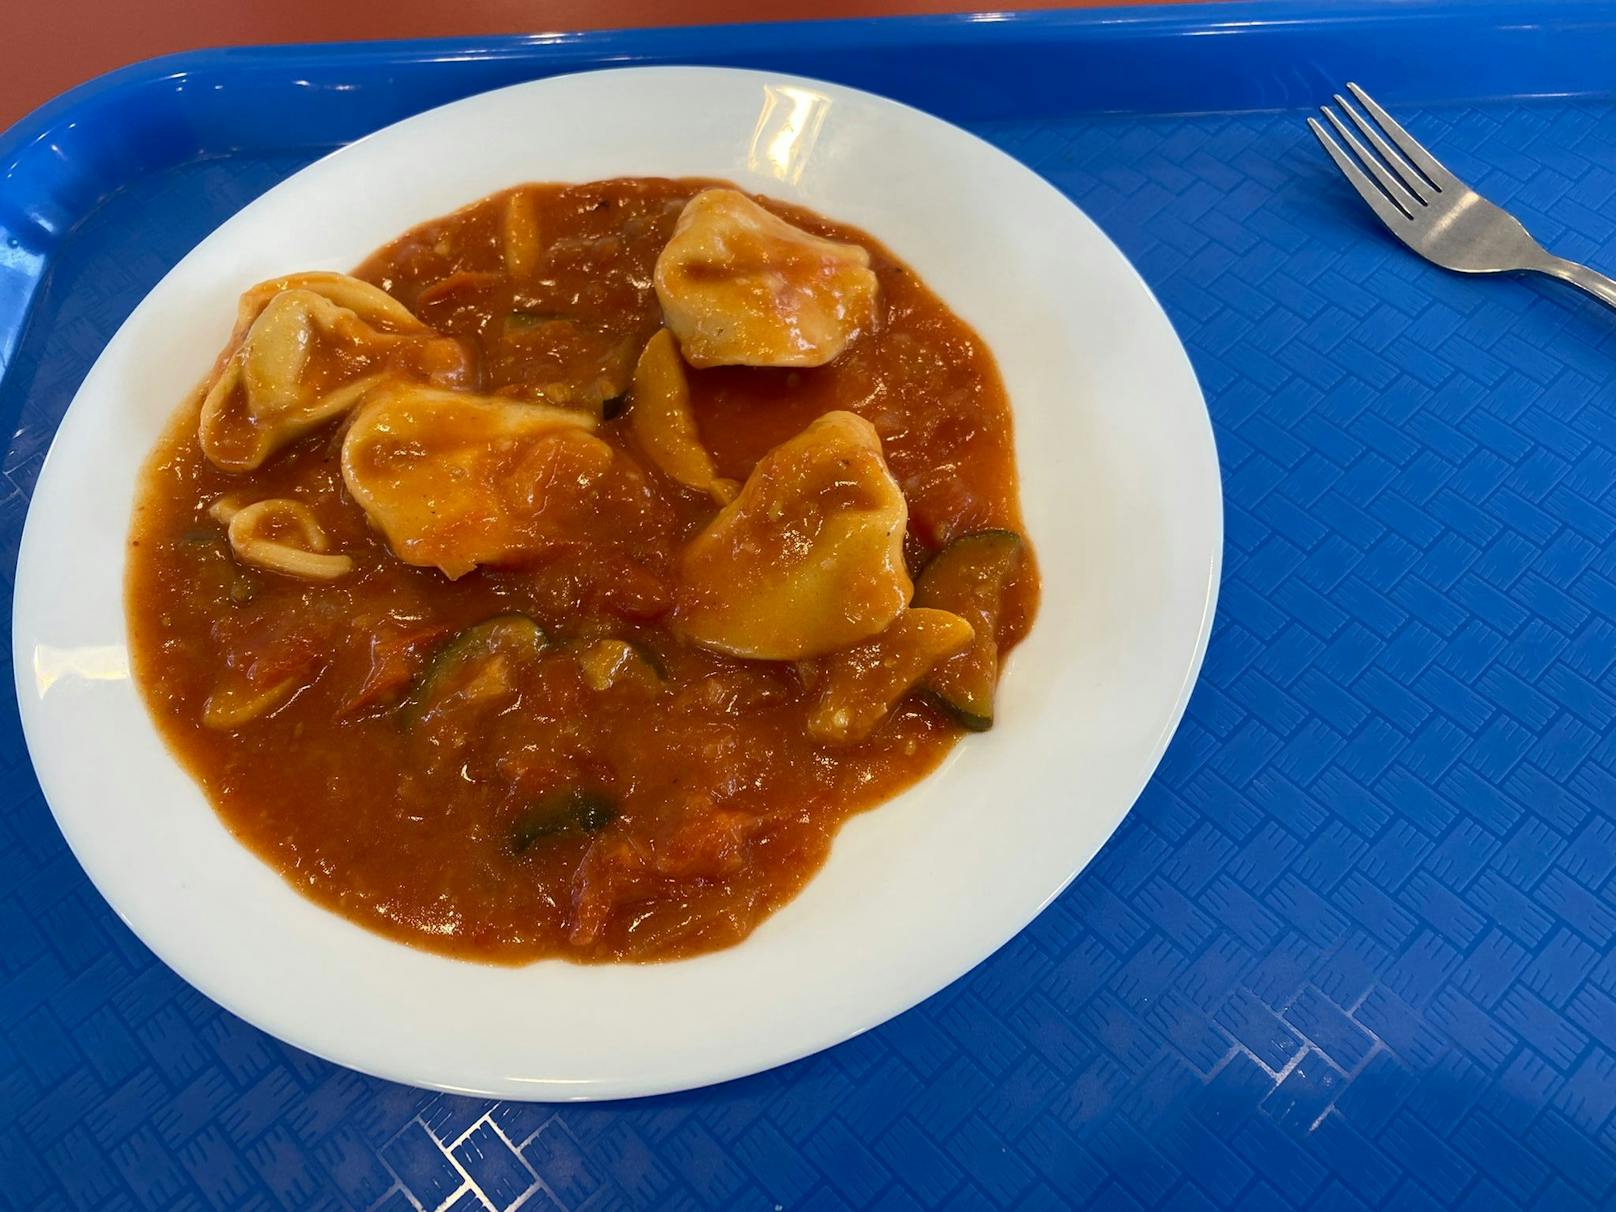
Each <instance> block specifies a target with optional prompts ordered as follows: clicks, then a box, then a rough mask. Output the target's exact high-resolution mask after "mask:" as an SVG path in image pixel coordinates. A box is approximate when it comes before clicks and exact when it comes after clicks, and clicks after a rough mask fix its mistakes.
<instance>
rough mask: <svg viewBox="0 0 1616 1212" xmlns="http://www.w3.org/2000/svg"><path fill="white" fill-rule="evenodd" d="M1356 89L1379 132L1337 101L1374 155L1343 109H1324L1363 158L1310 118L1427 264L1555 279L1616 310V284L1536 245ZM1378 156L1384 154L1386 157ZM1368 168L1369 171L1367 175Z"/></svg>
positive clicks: (1366, 196)
mask: <svg viewBox="0 0 1616 1212" xmlns="http://www.w3.org/2000/svg"><path fill="white" fill-rule="evenodd" d="M1347 89H1348V91H1350V92H1351V93H1352V95H1353V96H1354V97H1355V98H1357V100H1358V103H1359V104H1360V105H1362V106H1363V108H1364V109H1366V110H1367V111H1369V114H1370V116H1371V117H1372V118H1374V120H1375V122H1376V123H1379V128H1378V129H1377V128H1376V126H1375V125H1374V124H1373V123H1370V122H1369V121H1367V120H1366V119H1365V118H1364V117H1363V115H1361V114H1360V113H1359V112H1358V111H1357V110H1356V109H1354V108H1353V107H1352V105H1351V104H1350V103H1349V102H1348V101H1347V99H1346V98H1345V97H1343V96H1342V95H1341V94H1340V93H1336V94H1335V103H1336V105H1338V106H1340V108H1341V110H1342V111H1343V112H1344V113H1345V114H1346V115H1347V117H1348V118H1350V119H1351V120H1352V124H1353V126H1355V127H1357V129H1358V131H1359V132H1360V133H1361V134H1362V135H1363V137H1364V138H1365V139H1367V140H1368V141H1369V143H1370V146H1372V147H1373V148H1374V152H1371V151H1369V150H1368V149H1367V148H1365V147H1364V145H1363V144H1362V143H1360V142H1359V141H1358V139H1357V138H1356V137H1355V136H1354V135H1353V133H1352V131H1351V130H1349V129H1347V125H1346V123H1344V122H1343V121H1342V120H1341V119H1340V117H1339V116H1337V114H1336V112H1335V110H1333V109H1331V108H1330V107H1329V106H1328V105H1326V106H1323V107H1321V108H1322V110H1323V112H1324V116H1325V117H1326V118H1327V119H1329V122H1330V125H1331V126H1333V127H1334V128H1335V132H1336V134H1338V135H1340V136H1341V138H1342V139H1343V140H1344V141H1345V142H1346V144H1347V146H1348V147H1350V148H1351V149H1352V151H1353V154H1354V155H1356V156H1357V160H1356V161H1355V160H1354V159H1353V158H1352V156H1349V155H1347V153H1346V152H1344V151H1342V150H1341V145H1340V144H1339V143H1337V142H1336V141H1335V140H1334V139H1332V138H1331V137H1330V132H1329V131H1327V130H1325V129H1324V127H1323V126H1321V125H1320V124H1319V120H1318V119H1317V118H1309V119H1308V120H1307V124H1308V126H1309V127H1311V128H1312V130H1313V133H1314V134H1315V135H1317V136H1318V140H1319V142H1320V143H1322V144H1323V145H1324V150H1325V151H1326V152H1328V153H1329V155H1330V159H1332V160H1334V161H1335V166H1336V167H1337V168H1339V169H1340V170H1341V173H1342V175H1343V176H1345V177H1346V179H1347V180H1348V181H1350V182H1352V187H1353V188H1354V189H1356V190H1357V191H1358V193H1359V195H1360V196H1361V197H1362V198H1363V200H1364V201H1365V202H1367V203H1369V209H1370V210H1372V211H1374V212H1375V213H1376V214H1377V215H1379V216H1380V221H1381V222H1382V223H1384V224H1385V225H1386V226H1387V227H1388V228H1390V229H1391V233H1392V235H1394V236H1396V237H1397V238H1398V239H1399V240H1401V241H1402V242H1403V243H1404V244H1407V245H1408V246H1409V247H1410V248H1412V249H1413V250H1414V251H1415V252H1417V253H1419V254H1420V256H1422V257H1424V258H1425V259H1426V260H1427V261H1431V262H1433V263H1435V264H1437V265H1440V266H1442V267H1443V268H1444V269H1452V270H1457V271H1458V272H1459V273H1462V274H1498V273H1513V272H1518V271H1522V270H1526V271H1530V272H1532V273H1539V274H1548V275H1549V276H1550V277H1552V278H1559V279H1560V280H1561V281H1562V282H1569V283H1571V285H1573V286H1575V287H1577V288H1578V289H1580V290H1585V291H1587V292H1588V293H1589V294H1591V295H1592V296H1593V297H1594V298H1596V299H1598V300H1599V301H1600V302H1601V303H1604V304H1606V305H1607V306H1610V307H1616V280H1612V279H1610V278H1607V277H1606V276H1605V275H1604V274H1602V273H1597V272H1595V271H1594V270H1591V269H1589V268H1588V267H1587V266H1586V265H1578V264H1577V263H1576V262H1575V261H1567V260H1566V259H1565V258H1564V257H1557V256H1555V255H1554V254H1553V253H1550V252H1548V251H1546V250H1545V249H1544V247H1543V246H1542V245H1541V244H1539V243H1538V242H1537V241H1536V240H1534V239H1532V237H1531V235H1530V234H1529V233H1528V232H1527V230H1526V228H1524V227H1522V226H1521V222H1520V220H1519V219H1517V218H1516V217H1515V216H1514V215H1512V214H1510V213H1509V212H1508V211H1506V210H1503V209H1501V208H1500V207H1498V206H1495V205H1493V204H1492V203H1491V202H1489V201H1487V199H1486V198H1483V197H1482V196H1481V195H1480V194H1478V193H1477V192H1476V191H1475V190H1473V189H1471V188H1470V187H1469V186H1468V185H1466V184H1465V183H1464V182H1463V181H1461V180H1459V178H1457V177H1455V176H1454V175H1453V174H1452V173H1450V172H1449V171H1448V170H1447V169H1446V168H1444V167H1442V165H1441V164H1440V163H1439V162H1438V161H1437V158H1436V157H1435V156H1433V155H1432V154H1431V153H1430V152H1428V151H1426V150H1425V148H1424V147H1422V146H1420V144H1419V143H1418V142H1417V141H1416V140H1415V139H1414V138H1413V136H1411V135H1410V134H1409V133H1408V132H1407V131H1406V130H1404V129H1403V128H1402V127H1401V126H1399V125H1398V123H1397V120H1396V119H1395V118H1393V117H1392V116H1391V115H1390V114H1388V113H1387V112H1386V111H1385V110H1384V109H1382V108H1381V107H1380V106H1379V105H1377V104H1376V103H1375V101H1374V98H1372V97H1371V96H1370V95H1369V94H1368V93H1366V92H1364V90H1363V89H1361V88H1359V87H1358V86H1357V85H1356V84H1352V83H1349V84H1348V85H1347ZM1375 153H1379V154H1378V155H1377V154H1375ZM1366 170H1367V171H1366Z"/></svg>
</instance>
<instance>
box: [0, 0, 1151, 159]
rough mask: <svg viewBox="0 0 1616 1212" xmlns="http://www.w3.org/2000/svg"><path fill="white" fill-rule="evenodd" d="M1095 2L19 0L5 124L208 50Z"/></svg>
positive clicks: (5, 87)
mask: <svg viewBox="0 0 1616 1212" xmlns="http://www.w3.org/2000/svg"><path fill="white" fill-rule="evenodd" d="M1107 2H1108V3H1116V2H1117V0H1107ZM1124 2H1126V0H1124ZM1096 6H1097V4H1096V0H1075V2H1074V0H999V2H998V3H987V4H974V5H973V4H970V3H961V2H960V0H815V2H814V3H803V2H798V3H787V4H778V5H774V6H767V7H766V6H762V5H759V4H757V3H756V2H755V0H754V2H752V3H745V2H744V0H671V2H664V3H656V0H202V2H201V3H196V2H195V0H79V2H78V3H73V2H72V0H67V2H62V0H16V3H15V4H14V5H12V6H11V11H10V12H9V13H8V14H7V17H6V20H5V25H6V27H7V29H6V35H5V37H4V40H3V45H4V47H5V55H4V59H5V69H4V71H0V129H4V128H5V127H7V126H9V125H11V124H12V123H13V122H16V121H17V120H18V119H19V118H21V117H23V116H24V115H25V114H27V113H28V112H29V111H30V110H32V109H33V108H34V107H35V106H38V105H41V104H43V103H44V102H45V101H47V100H49V99H50V98H51V97H53V96H55V95H56V94H57V93H59V92H62V91H63V90H64V89H67V88H71V87H72V86H73V85H75V84H78V83H80V82H81V81H83V80H88V79H89V78H91V77H92V76H97V75H100V74H101V73H102V72H105V71H110V70H111V69H113V68H115V67H121V66H123V65H124V64H127V63H133V62H136V61H137V60H140V59H148V58H150V57H152V56H153V55H162V54H167V53H169V52H171V51H181V50H194V49H196V48H198V47H204V46H245V45H252V44H259V43H272V42H338V41H349V40H356V39H357V40H364V39H375V38H434V37H453V36H458V35H477V34H523V33H537V32H542V31H553V30H582V29H623V28H630V27H634V26H653V25H707V24H714V23H719V22H726V21H755V20H759V19H760V17H761V16H762V15H763V14H765V13H766V14H767V17H768V19H769V20H798V19H807V18H832V17H876V16H896V15H899V14H906V13H947V12H969V11H972V10H973V9H977V8H991V9H994V10H995V11H1005V10H1009V9H1034V8H1072V7H1080V8H1081V7H1096Z"/></svg>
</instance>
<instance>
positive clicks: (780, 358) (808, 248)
mask: <svg viewBox="0 0 1616 1212" xmlns="http://www.w3.org/2000/svg"><path fill="white" fill-rule="evenodd" d="M655 281H656V292H657V298H658V299H659V300H661V303H662V314H663V317H664V319H665V320H666V321H667V324H668V327H669V328H671V329H672V330H673V334H674V336H676V337H678V338H679V346H680V348H681V349H682V350H683V351H684V356H685V361H687V362H689V363H690V364H691V365H692V366H696V367H705V366H799V367H801V366H823V365H824V364H825V363H827V362H830V361H832V360H833V359H835V358H836V357H838V356H839V355H840V354H841V352H842V350H843V349H845V348H846V347H847V344H848V342H850V341H851V340H852V339H853V338H854V337H855V336H857V335H858V333H859V332H860V330H861V329H863V328H866V327H868V326H869V325H870V324H871V323H872V322H873V320H874V317H875V302H876V279H875V274H874V272H873V271H872V270H871V269H870V254H869V253H868V252H866V251H865V250H864V249H862V248H860V247H859V246H858V245H856V244H840V243H837V242H836V241H833V240H824V239H821V238H820V237H818V236H814V235H810V234H809V233H808V232H805V231H803V230H802V229H800V228H797V227H793V226H792V225H791V224H789V223H787V222H786V221H785V220H784V219H780V218H777V217H776V216H774V215H772V214H770V213H769V212H768V211H766V210H764V209H763V207H761V206H759V205H758V204H757V203H756V202H754V201H752V200H751V199H750V198H748V197H747V196H746V195H745V194H743V193H740V192H739V191H737V190H733V189H706V190H703V191H702V192H701V193H699V194H697V195H696V196H695V197H694V198H692V199H690V201H689V202H688V203H687V204H686V205H685V208H684V211H683V212H682V213H681V214H680V215H679V221H678V223H677V224H676V225H675V227H674V229H673V238H672V239H671V240H670V241H668V244H667V246H666V247H665V248H664V249H663V250H662V254H661V256H659V257H658V258H657V263H656V275H655Z"/></svg>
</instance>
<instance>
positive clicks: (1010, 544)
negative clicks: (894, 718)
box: [914, 530, 1025, 732]
mask: <svg viewBox="0 0 1616 1212" xmlns="http://www.w3.org/2000/svg"><path fill="white" fill-rule="evenodd" d="M1024 546H1025V544H1024V542H1023V540H1022V538H1021V536H1020V535H1019V534H1017V533H1016V532H1015V531H1013V530H979V531H977V532H976V533H974V534H967V535H962V536H960V537H959V538H957V539H955V540H954V541H953V542H952V543H950V544H949V545H948V546H947V547H944V548H943V549H942V550H941V551H939V552H938V553H937V554H936V555H935V556H933V557H932V558H931V561H930V563H928V564H927V565H926V567H925V568H923V569H922V570H921V572H920V579H919V580H918V581H916V582H915V597H914V605H915V606H918V607H926V608H928V609H932V610H946V611H949V612H950V613H952V614H957V615H959V616H960V617H961V618H962V619H964V620H965V621H966V622H967V623H969V624H970V625H971V627H972V629H973V630H974V631H975V633H976V634H975V636H974V637H973V638H972V640H971V643H970V644H969V645H968V646H967V647H966V648H965V649H964V651H962V652H959V653H956V654H955V655H954V656H951V657H948V658H947V659H946V660H943V661H939V662H938V663H937V665H936V666H934V667H933V668H932V670H931V672H930V673H928V674H927V675H926V676H925V677H924V678H922V679H921V681H920V692H921V694H922V696H923V697H925V698H926V699H928V700H930V701H931V702H932V703H933V704H934V705H936V706H937V707H939V708H941V709H942V711H943V713H944V714H945V715H947V716H948V717H949V718H950V719H952V720H954V722H955V723H957V724H959V725H960V726H961V727H962V728H967V729H969V730H970V731H972V732H986V731H987V730H988V729H989V728H991V727H993V691H994V688H995V687H996V686H997V685H998V681H999V640H998V632H999V612H1000V608H1001V606H1002V604H1003V598H1004V586H1005V583H1006V582H1007V581H1009V579H1010V578H1011V576H1012V575H1014V573H1015V571H1016V569H1017V568H1019V567H1020V565H1021V557H1022V550H1023V547H1024Z"/></svg>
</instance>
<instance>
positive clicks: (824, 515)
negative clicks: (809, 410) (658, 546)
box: [673, 412, 914, 660]
mask: <svg viewBox="0 0 1616 1212" xmlns="http://www.w3.org/2000/svg"><path fill="white" fill-rule="evenodd" d="M908 516H909V510H908V506H907V505H906V504H905V503H904V499H903V493H902V492H900V491H899V489H898V485H897V483H896V481H894V480H893V478H892V473H891V472H890V471H888V470H887V465H886V460H885V459H884V458H883V457H882V454H881V439H880V437H879V436H878V435H877V434H876V432H875V427H874V426H873V425H871V424H870V423H869V422H868V421H866V420H864V419H863V418H862V417H859V416H856V415H855V414H853V413H850V412H830V413H826V414H825V415H824V416H822V417H820V418H819V419H818V420H816V421H815V422H814V423H813V424H812V425H810V426H808V428H807V429H805V430H803V431H802V432H801V433H799V434H798V435H797V436H796V437H794V438H791V439H790V440H788V441H786V442H783V443H781V444H780V445H779V446H776V447H775V448H774V449H773V450H771V451H769V452H768V453H767V454H766V455H764V456H763V458H762V459H761V460H760V461H759V462H758V464H757V466H756V467H755V468H753V470H752V474H751V475H750V476H748V477H747V480H746V483H745V484H744V485H743V486H742V488H741V491H740V495H738V496H737V497H736V498H735V499H734V500H733V501H731V502H730V503H729V504H728V505H726V506H725V507H724V508H723V509H722V510H720V511H719V514H718V516H717V517H716V518H714V519H713V520H712V522H711V523H709V524H708V526H707V527H706V529H705V530H703V531H702V532H701V533H700V534H698V535H697V536H696V537H695V538H694V539H692V540H691V542H690V544H689V545H688V546H687V547H686V548H685V550H684V552H683V554H682V556H681V557H680V565H679V577H680V581H679V590H678V592H679V599H678V603H677V605H676V607H675V614H674V620H673V626H674V627H675V629H676V630H678V631H679V632H680V633H681V634H683V635H684V636H686V637H687V638H688V639H690V640H692V641H693V642H695V643H697V644H700V645H703V646H704V647H707V648H711V649H715V650H716V651H719V652H726V653H730V654H732V655H735V656H742V657H756V658H761V659H765V660H797V659H800V658H803V657H812V656H819V655H821V654H823V653H827V652H832V651H834V650H836V649H838V648H845V647H847V646H848V645H850V644H855V643H857V642H858V641H860V640H863V639H867V638H869V637H870V636H873V635H875V634H876V633H877V632H879V631H882V630H883V629H885V628H886V626H887V625H888V624H889V623H891V622H892V621H893V619H895V618H897V616H898V615H899V613H900V612H901V611H902V610H903V609H904V607H905V606H906V605H907V604H908V602H909V598H910V596H911V595H912V593H913V592H914V586H913V584H912V583H911V582H910V580H909V574H908V571H907V570H906V569H905V567H904V562H903V536H904V528H905V526H906V524H907V522H908Z"/></svg>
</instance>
